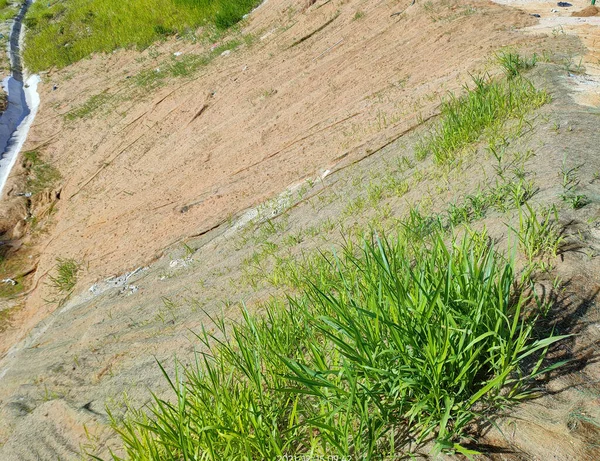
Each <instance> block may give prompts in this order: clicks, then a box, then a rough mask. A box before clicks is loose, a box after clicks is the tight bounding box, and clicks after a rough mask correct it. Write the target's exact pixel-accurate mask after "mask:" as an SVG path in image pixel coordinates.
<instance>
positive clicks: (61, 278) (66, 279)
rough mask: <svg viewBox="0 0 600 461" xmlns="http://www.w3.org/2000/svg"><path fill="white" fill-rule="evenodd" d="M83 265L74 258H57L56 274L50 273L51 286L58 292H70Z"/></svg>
mask: <svg viewBox="0 0 600 461" xmlns="http://www.w3.org/2000/svg"><path fill="white" fill-rule="evenodd" d="M80 269H81V265H80V264H79V263H78V262H77V261H75V260H74V259H62V258H57V259H56V266H55V272H56V275H49V276H48V279H49V281H50V286H51V287H52V288H54V289H55V290H56V291H57V292H58V293H62V294H67V295H68V294H70V293H71V292H72V291H73V288H75V284H76V283H77V275H78V274H79V271H80Z"/></svg>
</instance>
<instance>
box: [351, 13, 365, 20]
mask: <svg viewBox="0 0 600 461" xmlns="http://www.w3.org/2000/svg"><path fill="white" fill-rule="evenodd" d="M364 17H365V13H364V12H363V11H357V12H356V13H354V17H353V18H352V20H353V21H358V20H359V19H362V18H364Z"/></svg>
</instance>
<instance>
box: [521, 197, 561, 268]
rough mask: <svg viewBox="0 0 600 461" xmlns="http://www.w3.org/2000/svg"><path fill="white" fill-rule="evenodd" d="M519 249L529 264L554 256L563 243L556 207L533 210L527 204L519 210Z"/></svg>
mask: <svg viewBox="0 0 600 461" xmlns="http://www.w3.org/2000/svg"><path fill="white" fill-rule="evenodd" d="M517 235H518V238H519V247H520V249H521V251H522V252H523V255H524V256H525V257H526V258H527V260H528V261H529V262H533V260H534V259H535V258H538V257H541V256H556V254H557V253H558V249H559V248H560V245H561V244H562V242H563V237H562V236H561V235H560V232H559V229H558V212H557V210H556V207H552V208H545V209H540V210H537V211H536V210H534V209H533V208H532V207H531V206H530V205H529V204H528V203H526V204H525V208H524V209H523V208H521V209H519V230H518V233H517Z"/></svg>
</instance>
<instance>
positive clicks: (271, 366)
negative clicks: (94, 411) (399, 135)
mask: <svg viewBox="0 0 600 461" xmlns="http://www.w3.org/2000/svg"><path fill="white" fill-rule="evenodd" d="M433 229H434V230H433V231H432V232H430V233H429V236H428V237H424V238H415V236H416V234H415V233H414V232H413V231H412V230H411V229H409V228H405V229H404V230H402V231H401V232H399V235H398V236H396V237H395V238H394V239H377V238H376V239H374V240H366V241H364V242H363V243H362V246H361V247H360V248H357V247H356V245H352V244H350V243H348V244H347V246H346V247H345V248H344V249H343V250H342V251H341V253H340V254H339V255H336V254H331V255H322V256H321V257H319V258H318V259H316V260H314V261H312V263H311V266H310V269H306V270H305V272H304V277H303V280H304V283H303V284H302V289H301V294H300V295H298V296H296V297H290V298H288V299H287V300H282V299H280V300H275V301H273V302H272V303H271V304H269V305H268V306H266V307H265V310H264V313H263V315H261V316H252V315H250V314H248V312H247V311H245V310H244V311H243V319H242V320H241V321H240V322H239V323H235V324H233V325H226V324H225V323H224V321H223V320H220V319H214V322H215V325H216V327H217V328H216V330H217V332H216V333H212V334H211V333H208V332H207V331H206V330H205V331H203V332H202V334H200V335H199V336H198V337H199V339H200V340H201V342H202V343H203V350H205V351H206V352H203V353H199V355H198V356H197V360H196V364H195V365H194V366H190V367H179V369H178V370H177V371H176V373H175V376H174V378H171V377H170V376H169V374H168V373H166V372H165V370H164V369H163V372H164V374H165V377H166V378H167V379H168V380H169V383H170V385H171V388H172V391H173V393H174V394H175V399H174V400H172V401H169V400H164V399H162V398H160V397H158V396H154V402H153V404H152V405H151V406H150V407H149V408H148V409H147V410H146V411H140V410H136V409H133V408H130V412H129V414H128V415H127V416H126V417H125V419H124V420H123V421H117V420H116V419H115V418H113V423H114V427H115V428H116V430H117V431H118V432H119V433H120V434H121V436H122V440H123V444H124V450H125V452H126V454H125V455H124V456H126V457H127V458H128V459H136V460H181V459H205V460H222V459H227V460H238V459H239V460H242V459H275V458H276V457H278V456H283V455H300V454H301V455H303V456H306V457H319V456H331V455H337V456H339V457H347V458H348V459H380V458H382V457H385V456H390V455H395V454H397V453H406V452H410V451H411V450H414V449H415V448H417V447H418V446H419V444H421V443H423V442H425V441H426V440H433V442H434V451H438V452H439V451H441V450H445V451H455V452H462V453H466V454H469V453H471V451H470V450H467V449H466V448H464V446H463V445H461V443H463V441H464V437H466V436H468V434H469V428H470V425H471V424H472V423H473V422H474V421H476V420H477V419H478V418H480V417H482V416H484V415H486V416H489V414H490V413H491V412H493V411H494V410H495V409H497V408H500V407H503V406H505V405H507V404H509V403H511V402H513V401H516V400H519V399H521V398H523V397H525V396H526V395H527V393H528V387H527V385H528V384H529V383H530V382H531V381H530V380H531V379H532V378H533V377H535V376H537V375H538V374H540V373H542V370H541V363H542V359H543V358H544V355H545V352H546V350H547V348H548V346H550V345H551V344H553V343H555V342H556V341H559V340H560V339H561V337H553V336H550V337H546V338H543V339H534V338H533V328H534V324H535V320H536V318H537V315H538V314H537V312H538V309H537V307H539V306H537V307H536V306H535V305H533V304H534V303H532V302H531V301H532V298H531V297H530V296H528V295H527V294H526V293H525V291H524V288H523V286H522V284H515V273H514V267H513V263H512V262H511V261H509V260H506V259H505V258H504V257H503V256H501V255H500V254H499V253H498V252H497V251H496V250H494V248H493V247H492V246H491V245H490V244H489V243H488V239H487V238H485V235H481V234H476V233H472V234H467V236H466V237H464V238H463V239H462V240H457V239H452V240H451V242H450V243H445V240H444V239H445V238H446V235H445V234H444V233H443V232H442V231H440V230H439V227H438V226H433ZM526 311H527V312H526ZM525 312H526V313H525ZM545 371H547V370H545ZM112 457H113V459H114V460H119V459H123V458H121V457H120V455H117V454H113V455H112Z"/></svg>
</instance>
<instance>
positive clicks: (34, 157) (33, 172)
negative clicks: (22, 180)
mask: <svg viewBox="0 0 600 461" xmlns="http://www.w3.org/2000/svg"><path fill="white" fill-rule="evenodd" d="M23 157H24V160H25V165H26V167H27V169H28V170H29V174H28V176H27V183H26V189H27V192H31V193H32V194H34V195H35V194H37V193H39V192H42V191H44V190H47V189H50V188H52V187H53V186H55V185H56V183H57V182H58V181H60V179H61V175H60V172H59V171H58V169H57V168H56V167H54V166H52V165H50V164H49V163H46V162H45V161H43V160H42V158H41V157H40V153H39V152H38V151H36V150H32V151H28V152H25V153H24V154H23Z"/></svg>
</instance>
